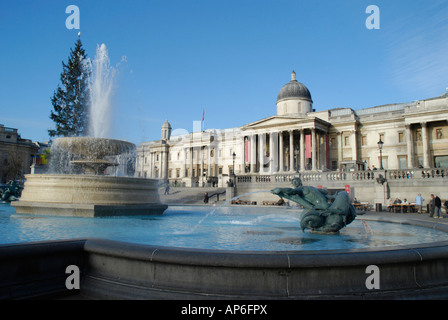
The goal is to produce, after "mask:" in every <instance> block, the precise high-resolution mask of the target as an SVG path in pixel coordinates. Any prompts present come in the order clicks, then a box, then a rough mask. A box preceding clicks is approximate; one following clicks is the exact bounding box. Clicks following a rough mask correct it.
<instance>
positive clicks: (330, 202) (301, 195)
mask: <svg viewBox="0 0 448 320" xmlns="http://www.w3.org/2000/svg"><path fill="white" fill-rule="evenodd" d="M292 184H293V186H294V188H275V189H273V190H272V191H271V192H272V193H273V194H275V195H278V196H279V197H281V198H285V199H288V200H291V201H293V202H296V203H298V204H300V205H302V206H303V207H304V208H305V212H304V214H303V216H302V219H301V222H300V227H301V228H302V230H305V229H307V228H309V229H311V231H312V232H316V233H328V234H335V233H338V232H339V230H340V229H342V228H343V227H345V226H346V225H348V224H350V223H351V222H352V221H353V220H355V217H356V214H355V208H354V207H353V205H352V204H351V203H350V199H349V196H348V193H347V192H345V191H342V192H338V193H337V194H336V195H335V196H331V195H329V194H328V191H327V190H324V189H318V188H315V187H311V186H304V185H303V184H302V180H301V179H300V178H294V179H293V180H292Z"/></svg>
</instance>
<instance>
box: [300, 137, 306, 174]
mask: <svg viewBox="0 0 448 320" xmlns="http://www.w3.org/2000/svg"><path fill="white" fill-rule="evenodd" d="M299 133H300V171H305V130H303V129H301V130H300V131H299Z"/></svg>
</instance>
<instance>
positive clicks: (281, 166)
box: [278, 131, 285, 172]
mask: <svg viewBox="0 0 448 320" xmlns="http://www.w3.org/2000/svg"><path fill="white" fill-rule="evenodd" d="M278 137H279V151H278V152H279V160H278V162H279V163H278V172H283V171H284V170H285V161H284V156H285V149H284V147H283V131H280V132H279V133H278Z"/></svg>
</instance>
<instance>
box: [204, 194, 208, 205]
mask: <svg viewBox="0 0 448 320" xmlns="http://www.w3.org/2000/svg"><path fill="white" fill-rule="evenodd" d="M204 203H208V192H206V193H204Z"/></svg>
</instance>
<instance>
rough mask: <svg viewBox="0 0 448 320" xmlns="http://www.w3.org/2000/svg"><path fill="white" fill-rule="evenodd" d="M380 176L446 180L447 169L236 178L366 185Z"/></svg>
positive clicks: (240, 179) (242, 181)
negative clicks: (294, 179)
mask: <svg viewBox="0 0 448 320" xmlns="http://www.w3.org/2000/svg"><path fill="white" fill-rule="evenodd" d="M380 176H382V177H383V178H385V179H386V180H387V181H390V182H392V181H395V180H406V179H411V180H428V179H431V180H440V179H447V178H448V169H445V168H429V169H400V170H375V171H348V172H347V171H328V172H320V171H308V172H305V173H299V172H298V173H290V174H272V175H241V176H237V177H236V182H237V184H239V185H241V184H253V183H270V184H283V183H290V181H291V180H292V179H293V178H295V177H299V178H301V179H302V181H303V182H304V183H306V182H308V183H311V184H313V183H319V184H326V183H327V182H330V183H331V182H345V183H347V184H349V183H351V182H360V181H363V182H365V183H367V184H375V183H377V179H378V178H380Z"/></svg>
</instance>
